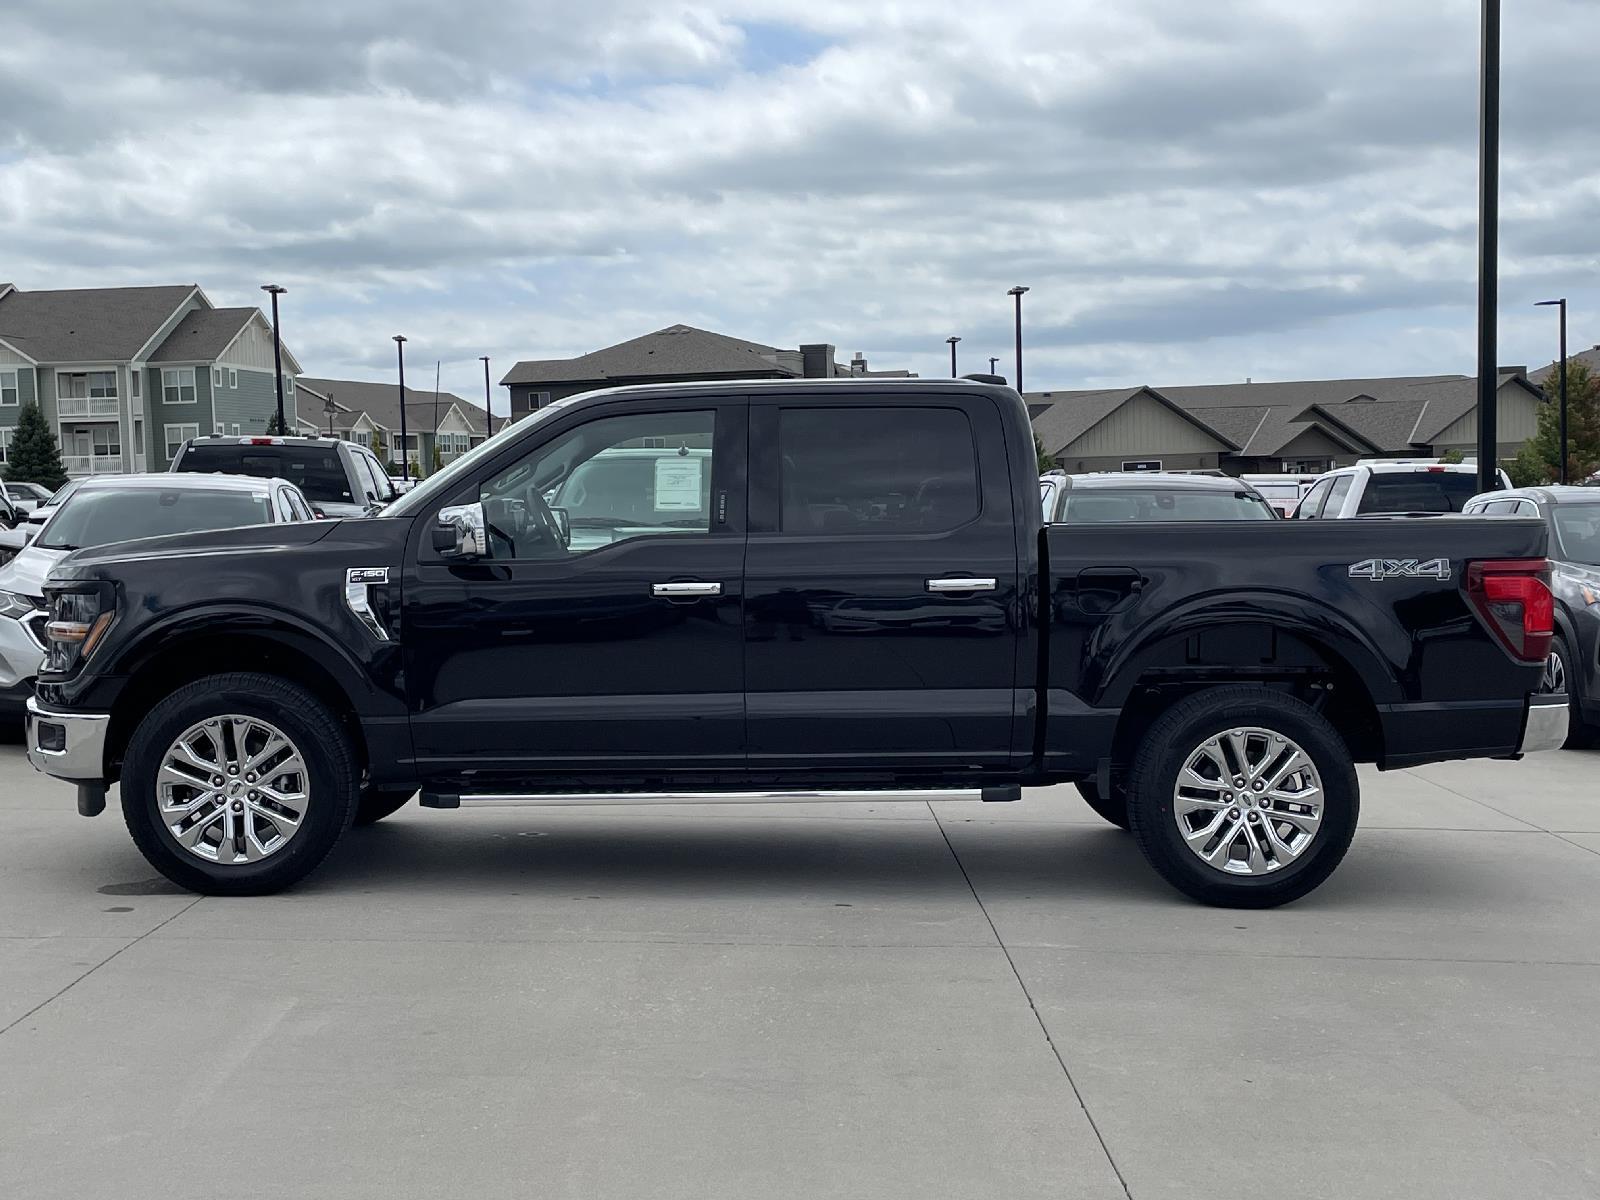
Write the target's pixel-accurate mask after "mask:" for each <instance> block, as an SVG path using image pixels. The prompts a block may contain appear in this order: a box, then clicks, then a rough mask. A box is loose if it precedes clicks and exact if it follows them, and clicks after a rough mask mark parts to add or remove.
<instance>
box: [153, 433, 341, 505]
mask: <svg viewBox="0 0 1600 1200" xmlns="http://www.w3.org/2000/svg"><path fill="white" fill-rule="evenodd" d="M176 470H178V471H180V472H182V471H202V472H205V473H207V474H211V475H254V476H256V477H257V478H258V479H287V480H288V481H289V482H290V483H292V484H295V485H296V486H297V487H299V489H300V490H301V491H302V492H304V493H305V494H306V499H308V500H310V501H311V502H312V503H313V504H317V503H320V502H321V501H324V500H326V501H331V502H333V503H335V504H354V503H357V501H356V498H355V497H354V496H353V495H351V492H350V479H349V476H348V475H347V474H346V472H345V469H344V463H343V462H341V461H340V459H339V450H338V447H336V446H334V445H332V444H329V445H326V446H241V445H240V444H238V443H237V442H235V443H233V444H232V445H227V444H223V445H202V444H199V443H196V444H193V445H191V446H190V447H189V448H188V449H187V450H185V451H184V452H183V455H182V457H180V458H179V459H178V465H177V467H176Z"/></svg>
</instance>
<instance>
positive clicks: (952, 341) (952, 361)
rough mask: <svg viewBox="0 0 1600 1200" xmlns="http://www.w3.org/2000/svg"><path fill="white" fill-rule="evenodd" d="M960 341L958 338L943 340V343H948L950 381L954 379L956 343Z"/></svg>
mask: <svg viewBox="0 0 1600 1200" xmlns="http://www.w3.org/2000/svg"><path fill="white" fill-rule="evenodd" d="M960 340H961V339H960V338H958V337H947V338H945V341H947V342H949V343H950V378H951V379H954V378H955V377H956V343H957V342H959V341H960Z"/></svg>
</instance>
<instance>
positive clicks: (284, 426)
mask: <svg viewBox="0 0 1600 1200" xmlns="http://www.w3.org/2000/svg"><path fill="white" fill-rule="evenodd" d="M288 432H289V427H288V422H286V421H282V420H279V419H278V412H277V410H276V409H274V410H273V412H272V415H271V416H270V417H268V418H267V433H268V434H276V435H278V436H280V437H281V436H283V435H284V434H287V433H288Z"/></svg>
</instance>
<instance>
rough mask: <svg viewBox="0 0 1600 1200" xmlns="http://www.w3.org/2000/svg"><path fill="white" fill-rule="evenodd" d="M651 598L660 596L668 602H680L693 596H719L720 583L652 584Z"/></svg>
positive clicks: (686, 581) (720, 592)
mask: <svg viewBox="0 0 1600 1200" xmlns="http://www.w3.org/2000/svg"><path fill="white" fill-rule="evenodd" d="M650 594H651V595H652V596H661V597H664V598H665V599H668V600H682V599H685V598H692V597H695V596H720V595H722V585H721V584H720V583H701V582H700V581H699V580H684V581H682V582H679V583H652V584H651V585H650Z"/></svg>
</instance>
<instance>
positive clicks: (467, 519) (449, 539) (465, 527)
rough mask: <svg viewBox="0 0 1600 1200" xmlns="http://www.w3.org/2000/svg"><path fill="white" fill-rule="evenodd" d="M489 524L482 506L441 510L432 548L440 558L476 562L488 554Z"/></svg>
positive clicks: (464, 506) (471, 505) (462, 505)
mask: <svg viewBox="0 0 1600 1200" xmlns="http://www.w3.org/2000/svg"><path fill="white" fill-rule="evenodd" d="M487 527H488V522H487V521H486V520H485V519H484V515H483V505H482V504H452V505H450V506H449V507H448V508H441V509H440V510H439V524H438V525H437V526H435V527H434V530H433V548H434V549H435V550H436V551H438V553H439V556H440V557H441V558H449V559H458V560H464V559H474V558H482V557H483V556H484V555H486V554H488V553H489V535H488V532H487Z"/></svg>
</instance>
